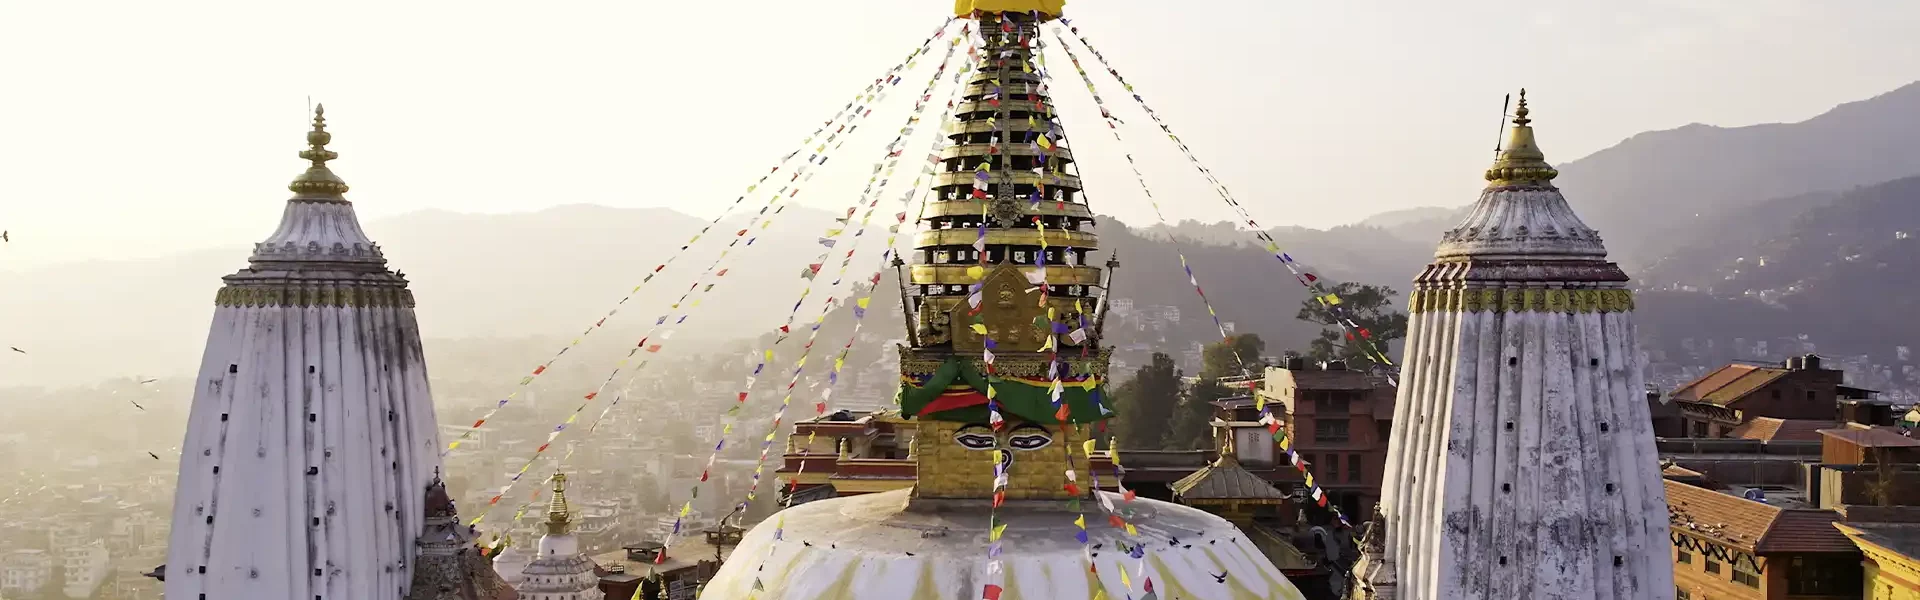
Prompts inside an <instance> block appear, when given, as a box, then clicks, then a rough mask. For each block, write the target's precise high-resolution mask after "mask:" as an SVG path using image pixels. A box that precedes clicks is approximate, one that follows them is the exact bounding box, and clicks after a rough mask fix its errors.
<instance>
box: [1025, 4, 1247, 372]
mask: <svg viewBox="0 0 1920 600" xmlns="http://www.w3.org/2000/svg"><path fill="white" fill-rule="evenodd" d="M1053 35H1054V39H1056V40H1059V42H1060V49H1062V50H1065V51H1066V53H1067V58H1068V59H1069V60H1071V61H1072V62H1073V69H1074V70H1075V71H1078V72H1079V73H1080V81H1081V82H1082V83H1085V84H1086V85H1087V93H1088V94H1091V95H1092V96H1093V102H1094V104H1095V105H1096V106H1098V107H1100V116H1101V117H1102V119H1103V120H1105V121H1106V124H1107V130H1108V131H1110V132H1112V133H1113V141H1114V143H1115V144H1118V145H1119V146H1120V147H1121V148H1123V149H1124V148H1126V143H1127V142H1126V139H1125V138H1123V137H1121V135H1120V127H1119V125H1118V123H1119V119H1116V118H1114V116H1113V113H1112V112H1111V111H1108V110H1107V105H1106V100H1105V99H1103V98H1101V97H1100V92H1099V90H1096V89H1094V85H1093V78H1092V77H1090V76H1088V75H1087V70H1086V68H1085V67H1083V66H1081V64H1080V57H1079V55H1077V54H1075V53H1074V51H1073V47H1072V46H1069V45H1067V42H1066V39H1064V38H1062V37H1061V36H1060V27H1059V26H1057V25H1056V26H1054V28H1053ZM1121 152H1122V155H1123V156H1125V157H1126V158H1127V167H1128V168H1130V169H1132V170H1133V178H1134V181H1136V182H1138V183H1139V184H1140V191H1141V192H1142V193H1145V194H1146V195H1147V203H1148V204H1151V205H1153V216H1155V217H1157V218H1159V219H1160V225H1161V226H1163V227H1168V228H1169V231H1171V227H1172V224H1171V223H1168V222H1167V216H1166V214H1165V213H1163V212H1162V211H1161V209H1160V201H1159V200H1158V199H1156V198H1154V196H1153V188H1151V187H1148V186H1147V176H1146V175H1145V174H1143V173H1141V172H1140V164H1139V163H1137V162H1135V161H1134V159H1133V153H1132V152H1130V151H1126V150H1122V151H1121ZM1167 239H1168V240H1169V241H1171V242H1173V251H1174V254H1176V255H1178V256H1179V257H1180V268H1181V270H1183V271H1186V274H1187V283H1188V284H1190V285H1192V286H1193V292H1194V294H1197V295H1199V296H1200V304H1201V305H1203V306H1205V307H1207V316H1208V317H1210V318H1212V319H1213V328H1214V330H1215V331H1218V332H1220V339H1221V341H1223V342H1226V347H1227V352H1228V353H1229V354H1231V355H1232V356H1233V362H1234V363H1235V365H1236V366H1237V367H1238V368H1239V369H1240V373H1241V374H1242V375H1249V374H1250V373H1248V372H1247V361H1246V358H1245V357H1242V356H1240V349H1239V348H1238V347H1235V346H1234V345H1233V338H1232V336H1229V335H1227V326H1226V324H1224V323H1222V322H1221V321H1220V313H1219V312H1218V311H1215V310H1214V309H1213V301H1212V300H1209V299H1208V298H1207V291H1206V289H1205V288H1202V287H1201V286H1200V279H1199V277H1198V276H1196V275H1194V274H1193V265H1191V264H1188V263H1187V252H1186V249H1185V248H1184V247H1183V245H1182V244H1181V243H1180V239H1179V237H1177V236H1174V235H1172V234H1171V233H1169V234H1168V238H1167Z"/></svg>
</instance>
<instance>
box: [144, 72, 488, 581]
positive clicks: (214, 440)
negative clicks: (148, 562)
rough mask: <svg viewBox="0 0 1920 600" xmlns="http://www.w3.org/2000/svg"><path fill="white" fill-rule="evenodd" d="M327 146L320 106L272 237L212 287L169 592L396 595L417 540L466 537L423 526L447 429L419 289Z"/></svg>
mask: <svg viewBox="0 0 1920 600" xmlns="http://www.w3.org/2000/svg"><path fill="white" fill-rule="evenodd" d="M331 139H332V136H331V135H330V134H329V133H327V131H326V119H325V109H324V108H319V109H316V110H315V112H314V119H313V130H312V131H311V132H308V133H307V144H308V148H307V150H305V151H303V152H301V153H300V157H301V158H304V159H307V160H308V161H310V163H311V166H309V167H308V168H307V171H306V172H305V173H303V174H301V175H300V176H298V177H296V178H295V179H294V180H293V183H292V184H291V185H289V186H288V188H289V189H291V190H292V191H293V198H292V199H290V200H288V201H287V205H286V210H285V212H284V213H282V216H281V220H280V227H279V229H277V230H275V231H274V232H273V234H272V235H271V236H268V238H267V239H266V241H264V242H261V243H259V244H256V245H255V246H254V252H253V256H252V261H251V264H250V265H249V266H248V267H247V268H246V269H243V270H241V271H239V272H237V273H234V274H232V275H228V276H226V277H225V278H224V279H225V281H226V285H225V287H222V288H221V289H220V291H219V293H218V294H216V295H215V297H214V305H215V308H214V315H213V325H212V328H211V332H210V333H209V334H208V336H207V346H206V352H205V354H204V355H203V357H202V358H201V363H200V374H199V379H200V383H199V385H198V386H197V387H196V390H195V392H194V396H193V404H192V408H191V410H190V412H189V414H188V420H187V434H186V439H185V441H184V442H182V443H181V444H180V449H181V457H180V478H179V485H178V488H177V489H176V490H175V492H174V503H173V525H172V531H171V533H170V536H169V538H168V545H167V567H166V568H165V569H164V570H163V571H156V573H165V576H166V579H165V580H164V581H165V583H166V596H167V597H169V598H187V599H193V598H210V599H226V598H300V599H303V600H304V599H307V598H312V599H314V600H348V599H352V600H400V599H402V598H406V597H408V590H409V588H410V586H411V585H412V582H413V581H415V580H416V577H419V576H421V575H422V574H417V573H415V572H414V571H415V570H416V567H417V566H418V565H419V562H418V557H417V555H418V554H419V553H420V552H421V548H422V547H421V545H420V542H421V541H422V540H421V538H422V536H429V535H431V536H437V537H438V538H440V539H438V540H427V541H433V542H444V541H445V539H444V538H445V536H446V535H448V534H450V533H457V532H446V531H436V530H434V529H433V527H435V523H434V522H432V521H430V520H429V518H428V517H429V512H428V506H427V504H428V501H427V498H428V496H429V494H430V493H431V492H432V491H433V490H434V489H438V488H437V481H438V478H437V472H438V470H439V468H440V457H439V454H438V452H437V451H438V446H439V441H438V435H439V433H438V431H437V429H436V427H437V425H436V422H435V419H434V413H433V401H432V397H431V396H430V394H429V392H428V389H427V371H426V363H425V361H424V358H423V357H422V355H421V347H420V334H419V326H418V324H417V322H416V321H415V319H414V313H413V306H414V301H413V294H412V293H411V292H409V291H408V290H407V280H406V279H405V278H403V277H401V276H400V275H398V274H396V273H394V272H392V271H390V270H388V269H387V264H386V259H385V258H384V257H383V256H382V255H381V252H380V247H379V246H378V245H376V244H374V243H373V241H372V240H369V239H368V238H367V235H366V233H365V232H363V231H362V230H361V229H360V223H359V221H358V219H357V218H356V217H355V216H354V211H353V205H352V204H350V203H348V202H347V200H346V197H345V193H346V191H347V184H346V183H345V182H344V181H342V180H341V179H340V177H338V176H336V175H334V173H333V171H331V170H330V169H328V167H327V162H328V161H331V160H333V159H334V158H336V157H337V156H338V155H337V154H335V153H334V152H332V151H330V150H327V148H326V145H327V143H328V142H329V141H331ZM442 495H443V496H444V492H442ZM442 508H444V509H445V510H447V511H451V508H452V507H451V504H450V503H449V504H448V505H447V506H445V507H442ZM444 517H446V518H451V514H448V515H444ZM443 525H444V523H443ZM440 562H443V563H446V564H451V565H459V564H461V563H460V561H440ZM486 575H488V576H490V573H488V574H486ZM429 579H433V580H435V581H441V580H449V581H451V580H461V579H462V576H460V575H458V574H434V575H433V576H432V577H430V578H429ZM481 587H482V588H485V587H486V586H484V585H483V586H481ZM460 597H467V596H460ZM478 598H489V596H478Z"/></svg>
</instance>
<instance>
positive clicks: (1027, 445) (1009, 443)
mask: <svg viewBox="0 0 1920 600" xmlns="http://www.w3.org/2000/svg"><path fill="white" fill-rule="evenodd" d="M953 441H954V443H956V444H960V447H962V448H966V449H968V450H994V449H998V448H1002V447H1004V448H1006V449H1009V450H1017V451H1020V452H1028V451H1033V450H1039V449H1041V448H1045V447H1047V446H1049V445H1052V444H1053V433H1052V432H1050V431H1047V429H1046V428H1045V427H1041V426H1039V425H1020V426H1017V427H1014V428H1013V429H1012V430H1010V431H1008V432H1007V440H1006V445H1005V446H1002V445H1001V444H1000V437H999V436H998V435H996V434H995V433H994V431H993V428H991V427H988V426H986V425H968V426H966V427H962V428H960V430H959V431H956V432H954V434H953Z"/></svg>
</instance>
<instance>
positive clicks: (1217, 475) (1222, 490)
mask: <svg viewBox="0 0 1920 600" xmlns="http://www.w3.org/2000/svg"><path fill="white" fill-rule="evenodd" d="M1168 487H1169V488H1171V489H1172V490H1173V493H1174V496H1175V497H1178V498H1179V499H1180V500H1182V501H1186V502H1189V503H1191V502H1194V501H1199V502H1207V501H1222V500H1234V501H1246V500H1259V501H1271V502H1278V501H1281V500H1285V499H1286V498H1287V493H1286V492H1282V491H1280V489H1279V488H1276V487H1273V484H1271V483H1268V482H1267V480H1265V479H1261V478H1260V476H1259V475H1254V474H1253V473H1252V472H1251V471H1248V470H1247V469H1246V468H1245V467H1241V466H1240V461H1238V460H1234V459H1233V458H1232V457H1221V458H1220V460H1216V461H1214V462H1213V464H1210V465H1207V466H1205V467H1201V468H1200V470H1198V471H1194V472H1193V474H1192V475H1188V476H1186V477H1182V478H1180V480H1179V481H1175V482H1173V485H1170V486H1168Z"/></svg>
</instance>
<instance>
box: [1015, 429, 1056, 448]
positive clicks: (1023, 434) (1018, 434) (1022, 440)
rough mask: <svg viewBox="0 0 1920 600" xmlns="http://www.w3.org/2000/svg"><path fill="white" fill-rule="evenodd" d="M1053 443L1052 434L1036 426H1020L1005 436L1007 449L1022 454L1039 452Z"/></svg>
mask: <svg viewBox="0 0 1920 600" xmlns="http://www.w3.org/2000/svg"><path fill="white" fill-rule="evenodd" d="M1052 443H1053V434H1052V433H1051V432H1048V431H1047V430H1046V428H1043V427H1040V426H1037V425H1021V426H1019V427H1015V428H1013V432H1012V433H1009V434H1007V447H1008V448H1012V449H1014V450H1019V451H1022V452H1025V451H1030V450H1039V449H1041V448H1045V447H1047V446H1048V445H1049V444H1052Z"/></svg>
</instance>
